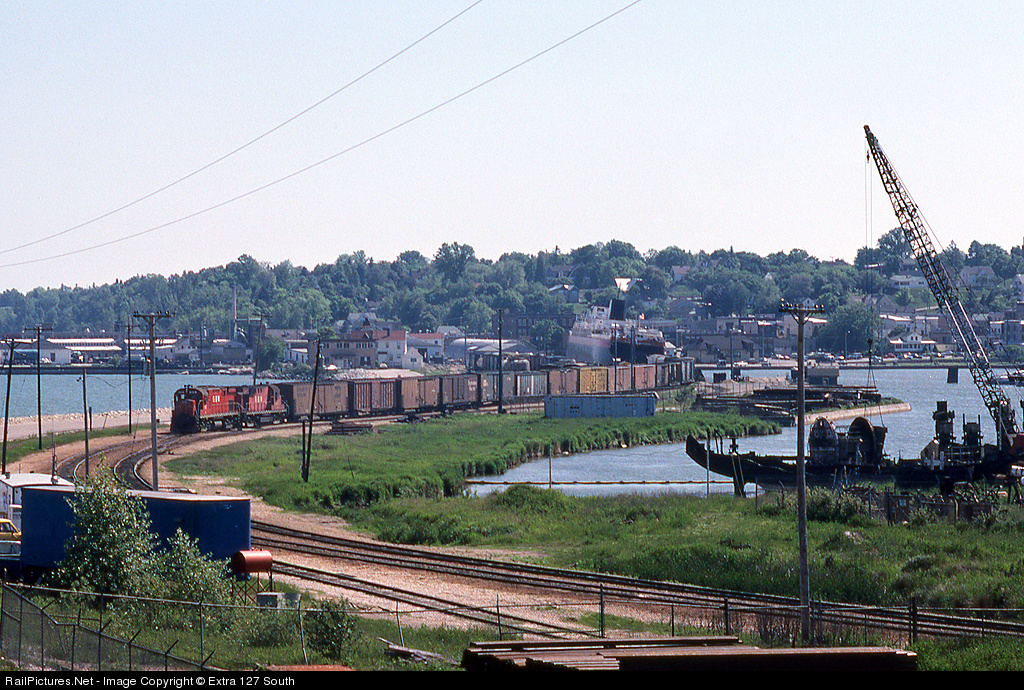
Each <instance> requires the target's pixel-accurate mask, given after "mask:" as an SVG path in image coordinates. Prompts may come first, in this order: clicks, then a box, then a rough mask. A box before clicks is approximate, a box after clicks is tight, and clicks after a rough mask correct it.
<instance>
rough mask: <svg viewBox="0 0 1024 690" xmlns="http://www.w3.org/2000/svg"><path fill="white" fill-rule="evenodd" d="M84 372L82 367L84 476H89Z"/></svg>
mask: <svg viewBox="0 0 1024 690" xmlns="http://www.w3.org/2000/svg"><path fill="white" fill-rule="evenodd" d="M85 374H86V370H85V369H82V419H83V420H84V421H83V426H84V427H85V476H86V477H88V476H89V398H88V397H87V395H86V392H85Z"/></svg>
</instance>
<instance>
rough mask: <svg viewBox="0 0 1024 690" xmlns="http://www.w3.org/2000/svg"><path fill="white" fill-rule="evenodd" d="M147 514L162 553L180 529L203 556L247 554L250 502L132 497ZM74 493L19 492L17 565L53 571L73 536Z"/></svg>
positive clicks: (153, 494)
mask: <svg viewBox="0 0 1024 690" xmlns="http://www.w3.org/2000/svg"><path fill="white" fill-rule="evenodd" d="M130 493H132V494H134V495H137V496H140V497H141V498H142V500H143V503H144V504H145V506H146V510H147V511H148V512H149V516H150V519H151V521H152V529H153V533H154V534H155V535H156V536H157V538H158V545H159V546H160V547H163V546H165V545H166V543H167V542H168V540H170V538H171V537H173V536H174V533H175V532H176V531H177V530H178V529H181V530H182V531H183V532H185V533H186V534H188V535H189V536H190V537H192V538H193V539H195V540H196V541H197V542H198V545H199V549H200V551H201V552H202V553H204V554H205V555H207V556H209V557H210V558H213V559H215V560H224V559H229V558H231V557H232V556H233V555H235V553H237V552H238V551H248V550H249V549H250V548H251V545H252V541H251V531H250V507H249V499H248V498H230V497H224V496H199V495H195V494H175V493H164V492H158V491H133V492H130ZM74 495H75V489H74V488H73V487H62V486H37V487H31V488H26V489H25V490H24V491H23V492H22V504H21V515H22V535H21V563H22V566H23V567H26V568H53V567H56V566H57V564H59V563H60V562H61V561H62V560H63V559H64V555H65V545H66V544H67V542H68V540H69V539H70V538H71V537H72V535H73V534H74V526H73V522H74V513H73V512H72V511H71V505H70V503H69V502H68V501H69V499H70V500H74Z"/></svg>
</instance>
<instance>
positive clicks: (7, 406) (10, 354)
mask: <svg viewBox="0 0 1024 690" xmlns="http://www.w3.org/2000/svg"><path fill="white" fill-rule="evenodd" d="M14 346H15V340H14V338H11V340H10V346H9V349H8V350H7V395H6V397H4V450H3V467H0V471H2V472H3V473H4V474H7V423H8V421H9V420H10V412H11V373H12V369H13V367H14Z"/></svg>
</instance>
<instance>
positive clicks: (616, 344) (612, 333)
mask: <svg viewBox="0 0 1024 690" xmlns="http://www.w3.org/2000/svg"><path fill="white" fill-rule="evenodd" d="M625 312H626V305H625V302H624V301H623V300H621V299H613V300H611V301H610V302H609V304H608V305H607V306H595V307H591V309H590V311H589V312H588V313H586V314H583V315H581V316H580V317H579V318H578V319H577V320H576V323H575V324H573V327H572V330H570V331H569V335H568V338H567V340H566V357H567V358H568V359H572V360H575V361H577V362H580V363H584V364H604V365H607V364H613V363H615V362H631V363H633V364H647V363H649V362H652V361H654V359H652V357H653V358H657V357H665V356H669V357H671V356H673V355H674V354H675V346H674V345H672V343H670V342H668V341H666V340H665V336H664V334H663V333H662V332H661V331H660V330H658V329H656V328H650V327H648V326H646V325H645V324H644V320H643V319H627V318H626V316H625Z"/></svg>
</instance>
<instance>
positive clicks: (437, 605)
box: [274, 561, 597, 638]
mask: <svg viewBox="0 0 1024 690" xmlns="http://www.w3.org/2000/svg"><path fill="white" fill-rule="evenodd" d="M274 572H275V573H276V574H279V575H287V576H291V577H296V578H299V579H303V580H309V581H314V582H318V583H320V584H326V585H331V586H334V587H338V588H341V589H347V590H350V591H357V592H360V593H363V594H368V595H370V596H373V597H378V598H381V599H385V600H388V601H395V602H399V603H403V604H408V605H410V606H415V607H418V608H420V609H422V610H423V611H425V612H434V613H442V614H445V615H449V616H454V617H456V618H461V619H464V620H469V621H472V622H475V623H479V624H482V625H489V626H490V625H500V626H501V627H502V628H505V629H508V630H511V631H515V632H519V633H524V634H530V635H540V636H543V637H549V638H562V637H564V636H566V635H570V636H575V637H579V636H581V635H582V636H587V637H596V636H597V634H596V633H594V632H593V631H592V630H587V629H584V628H578V627H575V628H574V627H567V626H564V625H556V624H554V623H547V622H544V621H538V620H534V619H531V618H526V617H524V616H520V615H517V614H512V613H508V612H502V611H501V610H500V607H495V609H494V610H491V609H489V608H486V607H482V606H476V605H467V604H465V603H463V602H457V601H453V600H450V599H444V598H441V597H436V596H433V595H429V594H423V593H421V592H413V591H411V590H407V589H402V588H399V587H392V586H390V585H385V584H381V583H376V582H370V581H368V580H364V579H361V578H357V577H354V576H351V575H345V574H343V573H335V572H328V571H326V570H321V569H319V568H311V567H309V566H303V565H299V564H296V563H288V562H283V561H276V562H275V563H274Z"/></svg>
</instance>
